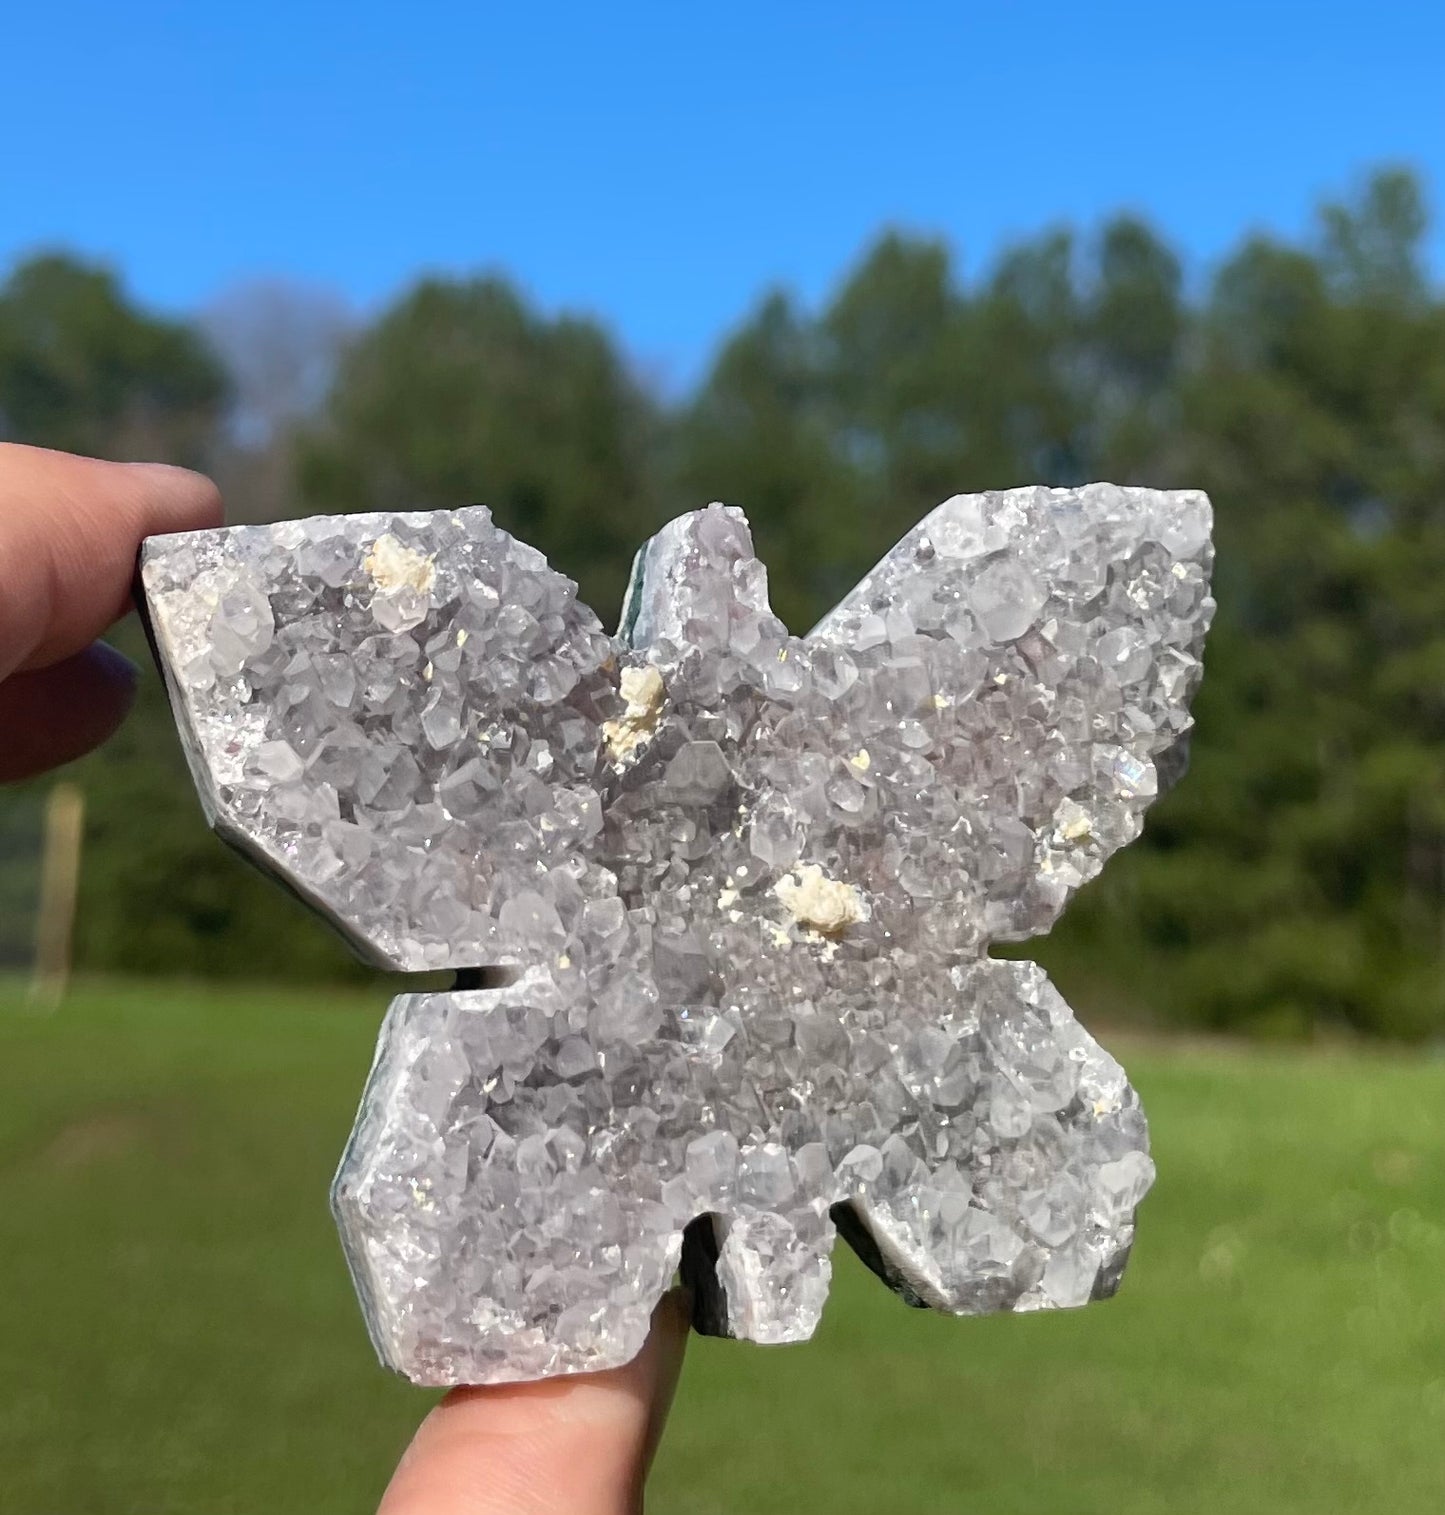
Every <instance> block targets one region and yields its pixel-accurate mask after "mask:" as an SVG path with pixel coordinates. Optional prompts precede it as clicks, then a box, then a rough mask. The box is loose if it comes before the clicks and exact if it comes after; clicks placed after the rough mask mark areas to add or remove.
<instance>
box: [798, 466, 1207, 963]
mask: <svg viewBox="0 0 1445 1515" xmlns="http://www.w3.org/2000/svg"><path fill="white" fill-rule="evenodd" d="M1209 529H1210V508H1209V502H1208V500H1207V498H1206V497H1205V496H1204V495H1203V494H1200V493H1198V492H1195V491H1162V490H1154V489H1134V488H1120V487H1117V486H1114V485H1109V484H1092V485H1088V486H1086V487H1083V488H1079V489H1045V488H1035V489H1013V490H1005V491H1000V492H995V493H988V494H975V495H958V496H956V497H955V498H953V499H951V500H949V501H947V502H946V503H944V504H943V505H940V506H939V507H938V509H937V510H935V511H934V512H933V513H932V514H931V515H929V516H928V517H927V518H926V519H925V520H923V521H922V522H921V523H920V524H919V525H918V526H917V527H916V528H915V529H914V530H913V531H911V532H909V534H908V535H907V536H906V537H904V538H903V540H902V541H901V542H900V543H899V544H898V546H897V547H895V548H894V549H893V551H892V552H890V553H889V554H888V556H887V557H886V558H884V559H883V561H882V562H881V563H879V564H878V566H877V567H876V568H875V569H874V570H873V571H872V572H871V573H870V574H869V575H868V576H867V577H866V578H865V579H864V580H863V581H862V583H860V584H859V586H858V587H857V589H855V590H854V591H853V593H852V594H850V595H849V596H848V597H847V598H846V599H845V600H844V601H843V602H842V604H840V605H839V606H838V608H837V609H836V610H834V611H833V612H832V613H831V614H830V615H828V616H827V617H826V618H825V619H824V620H823V621H822V622H821V623H820V624H819V626H818V627H816V628H815V630H814V631H813V632H812V633H811V635H810V636H809V638H808V639H807V640H808V645H809V647H810V649H811V650H812V655H813V657H814V660H815V661H817V659H818V656H819V653H820V652H821V651H824V650H826V651H829V652H831V653H833V654H835V655H840V656H843V657H846V658H847V659H849V660H850V662H851V663H852V664H854V665H856V673H857V676H856V678H855V679H854V680H853V682H852V683H851V685H850V687H849V688H848V690H847V693H846V695H845V696H844V697H843V700H844V703H843V705H842V706H841V707H840V717H841V724H842V725H843V726H844V727H845V728H846V729H847V731H848V733H849V736H850V739H853V738H856V739H857V740H858V743H859V757H858V759H857V763H856V765H855V770H856V777H857V780H858V782H859V783H861V784H864V785H866V786H872V787H876V788H877V790H878V791H879V793H880V808H881V810H882V811H883V813H884V815H885V817H886V829H887V830H888V832H889V838H888V839H887V840H885V844H884V847H883V854H882V855H883V858H884V866H883V873H884V875H886V877H882V878H880V880H879V884H880V887H881V888H882V890H883V892H884V893H885V894H893V895H895V896H896V897H897V898H899V899H900V900H902V901H904V902H911V907H913V908H918V909H922V910H925V911H929V910H930V909H931V908H932V907H935V906H936V907H938V909H939V910H940V911H941V912H942V916H943V917H947V918H948V919H949V920H954V921H957V920H967V921H971V922H974V923H976V928H977V932H978V935H979V938H980V940H999V939H1004V940H1008V939H1014V940H1017V939H1022V938H1024V937H1028V936H1033V935H1037V934H1039V933H1041V932H1044V931H1046V930H1048V928H1049V927H1050V926H1051V925H1052V923H1053V921H1054V920H1055V919H1056V918H1057V916H1058V914H1059V912H1060V911H1061V910H1062V909H1063V907H1064V904H1065V903H1066V902H1067V900H1068V898H1069V896H1070V895H1071V894H1072V892H1073V890H1074V889H1075V888H1077V887H1078V885H1080V884H1081V883H1083V882H1084V881H1086V880H1087V879H1089V878H1091V877H1092V876H1093V875H1094V874H1095V873H1097V872H1098V870H1099V869H1100V868H1101V867H1102V866H1103V862H1104V860H1105V859H1106V858H1107V857H1108V856H1109V854H1110V853H1112V852H1113V851H1115V850H1116V849H1117V848H1118V847H1120V846H1122V845H1123V844H1125V843H1126V842H1129V841H1131V840H1132V839H1133V838H1134V837H1135V836H1137V835H1138V833H1139V830H1140V828H1141V826H1142V823H1143V814H1144V811H1145V810H1146V809H1147V807H1148V806H1149V805H1150V803H1151V802H1152V801H1153V800H1154V798H1155V797H1156V795H1157V794H1158V793H1159V791H1160V790H1161V788H1163V787H1165V786H1166V785H1167V784H1168V783H1169V782H1171V781H1172V779H1173V778H1175V777H1177V775H1178V772H1179V771H1180V770H1181V769H1182V766H1183V765H1182V758H1183V753H1184V747H1183V745H1182V743H1183V739H1184V737H1185V734H1186V732H1187V730H1188V728H1189V724H1190V721H1189V714H1188V706H1189V700H1190V697H1191V696H1192V694H1193V692H1194V690H1195V687H1196V686H1197V684H1198V681H1199V675H1200V671H1201V670H1200V652H1201V648H1202V644H1203V639H1204V634H1205V631H1206V630H1207V628H1208V625H1209V621H1210V617H1211V615H1212V613H1213V609H1214V602H1213V601H1212V599H1210V597H1209V582H1208V581H1209V568H1210V563H1211V549H1210V542H1209ZM943 924H944V925H947V921H946V920H945V921H943Z"/></svg>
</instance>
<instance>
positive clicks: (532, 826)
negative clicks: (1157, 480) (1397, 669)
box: [142, 484, 1213, 1384]
mask: <svg viewBox="0 0 1445 1515" xmlns="http://www.w3.org/2000/svg"><path fill="white" fill-rule="evenodd" d="M1209 524H1210V521H1209V505H1208V501H1207V500H1206V499H1205V497H1204V496H1203V495H1202V494H1198V493H1193V492H1169V493H1166V492H1161V491H1155V490H1147V489H1123V488H1116V487H1114V486H1112V485H1106V484H1097V485H1091V486H1088V487H1086V488H1082V489H1042V488H1039V489H1018V490H1009V491H1005V492H1001V493H989V494H979V495H960V496H957V497H955V498H954V499H951V500H949V501H947V502H946V503H945V504H943V505H941V506H939V508H938V509H937V510H935V511H934V512H933V513H932V514H931V515H930V516H928V517H927V519H925V520H924V521H923V522H922V523H921V524H920V525H919V526H918V527H916V528H915V529H914V530H913V531H912V532H910V533H909V535H908V536H907V537H905V538H904V539H903V541H902V542H900V543H899V544H898V546H897V547H895V548H894V549H893V551H892V552H891V553H889V554H888V556H887V557H886V558H885V559H884V560H883V561H882V562H881V563H880V564H879V565H878V566H877V568H875V569H874V570H873V571H872V573H870V574H869V575H868V576H867V578H865V579H864V580H863V582H862V583H861V584H860V585H859V586H858V588H857V589H856V590H855V591H854V592H853V593H852V594H851V595H849V596H848V598H847V599H845V600H844V601H843V603H842V604H841V605H840V606H839V607H838V608H837V609H836V610H834V611H833V612H832V613H831V614H830V615H828V616H827V617H826V618H825V619H824V620H823V621H822V623H821V624H820V625H819V626H818V627H817V628H815V629H814V631H813V632H812V633H811V634H810V635H808V636H807V637H804V638H797V637H794V636H791V635H789V633H788V631H787V630H786V628H785V627H784V626H783V625H782V624H781V622H779V621H778V620H777V619H776V617H774V616H773V614H772V612H771V610H770V609H769V607H768V596H767V577H766V573H765V571H764V569H763V567H762V565H761V563H759V561H758V560H757V558H756V557H755V556H754V555H753V551H752V544H751V540H750V538H749V534H748V530H747V525H746V522H745V521H744V519H743V517H742V515H741V513H740V512H738V511H737V510H734V509H731V508H726V507H722V506H716V505H715V506H710V507H708V508H707V509H706V510H702V511H698V512H696V513H694V514H692V515H688V516H684V517H682V518H680V519H679V520H676V521H674V522H672V523H671V524H670V525H669V526H667V527H666V528H665V529H664V530H663V531H662V532H660V533H659V534H658V535H657V536H656V537H655V538H653V540H652V541H651V542H649V543H648V544H647V545H646V546H645V547H644V548H643V550H642V552H641V553H639V555H638V561H637V565H636V568H635V570H634V574H633V579H632V583H631V585H630V587H629V589H628V593H627V599H626V604H625V607H624V613H623V620H622V627H621V630H620V631H619V633H618V635H617V636H616V637H615V638H613V637H609V636H607V635H605V634H604V632H603V631H602V629H601V627H600V625H599V624H598V622H597V620H596V619H595V617H594V616H593V615H592V613H591V612H590V611H588V610H587V609H586V608H585V607H584V606H582V605H580V604H579V603H578V601H577V598H576V592H575V588H574V586H573V585H572V584H571V583H570V582H569V581H568V580H566V579H564V578H563V577H561V576H560V575H559V574H557V573H556V572H554V571H553V570H552V569H550V568H549V567H548V566H547V564H546V563H545V561H544V560H543V559H542V557H541V556H540V555H539V554H538V553H536V552H534V551H533V550H532V549H530V548H528V547H526V546H524V545H522V544H521V543H519V542H517V541H515V540H514V539H512V538H511V537H509V536H508V535H507V534H506V533H504V532H502V531H501V530H499V529H498V528H497V527H496V526H495V525H494V524H493V522H492V520H491V517H490V515H489V514H488V513H487V512H486V511H485V510H483V509H480V508H474V509H470V510H462V511H457V512H455V513H437V514H427V515H420V514H414V515H380V516H378V515H371V516H349V517H348V516H341V517H328V518H321V519H317V520H311V521H302V522H295V523H289V524H285V525H280V526H267V527H239V528H234V529H231V530H224V531H211V532H200V533H194V534H191V535H186V536H172V537H159V538H153V539H152V540H151V541H150V542H148V543H147V544H146V547H145V550H144V553H143V561H142V579H143V583H144V587H145V592H146V597H147V601H148V606H149V612H150V617H151V622H152V627H153V632H154V636H155V641H156V645H157V649H158V652H159V656H160V659H161V662H162V665H163V667H164V669H165V672H166V676H167V680H168V684H169V688H170V691H171V695H172V699H173V702H174V705H175V709H176V712H177V717H178V720H179V723H180V726H181V729H182V732H183V735H184V740H185V743H186V747H187V751H188V753H189V755H190V760H191V764H192V768H193V771H194V773H195V777H196V781H197V784H198V786H199V788H200V790H201V793H202V797H203V800H204V803H205V805H206V809H207V811H208V813H209V815H210V816H211V818H212V820H213V822H214V824H215V825H216V827H217V829H218V830H220V831H221V832H222V833H223V834H224V835H225V836H226V837H227V838H228V839H230V840H231V841H233V842H234V843H235V844H236V845H238V846H240V847H241V848H243V849H244V850H245V851H247V852H248V853H249V854H250V855H251V856H252V857H254V858H255V859H256V860H257V861H259V862H260V863H262V864H263V865H264V866H265V867H267V868H269V869H270V870H272V871H273V872H274V873H276V874H277V875H278V876H279V877H280V878H282V879H283V880H284V881H285V882H286V883H288V884H289V885H290V886H291V887H292V888H293V889H295V890H296V891H297V892H298V893H299V894H301V895H302V896H303V897H304V898H305V899H306V900H308V901H309V902H310V903H311V904H312V905H314V906H315V907H316V908H317V909H319V910H320V911H321V912H323V913H324V914H325V915H326V916H328V917H329V918H330V919H331V920H332V921H334V922H335V923H336V924H337V925H338V926H340V928H341V929H342V930H343V931H344V932H345V933H346V934H347V936H348V937H349V938H350V940H351V941H352V942H353V943H354V944H355V946H356V947H357V948H358V949H359V950H360V951H361V952H363V953H364V954H365V955H366V956H368V957H369V958H370V959H371V960H372V961H374V962H376V963H379V964H382V965H385V966H389V967H392V968H396V969H401V970H406V971H411V970H420V969H432V968H453V969H458V970H463V971H466V972H468V973H470V972H471V970H476V969H480V968H497V967H504V968H510V969H511V970H513V971H512V973H511V975H510V980H511V981H510V982H506V983H505V985H504V986H502V987H488V988H458V989H455V990H453V991H451V992H448V993H425V994H410V995H403V996H402V997H401V998H399V999H397V1000H396V1001H395V1002H394V1003H393V1005H392V1007H391V1010H390V1012H389V1014H388V1015H387V1019H386V1023H385V1025H384V1027H383V1029H382V1033H381V1038H380V1043H379V1046H378V1050H377V1056H376V1062H375V1065H374V1067H373V1070H372V1073H371V1077H370V1080H369V1083H368V1085H367V1089H366V1093H365V1096H364V1098H363V1101H362V1105H361V1111H360V1114H359V1116H358V1119H357V1123H356V1128H355V1130H354V1132H353V1134H352V1138H351V1141H350V1144H349V1146H348V1148H347V1151H346V1153H345V1155H344V1157H343V1159H342V1163H341V1168H340V1171H339V1172H338V1174H337V1178H336V1183H335V1187H334V1191H333V1203H334V1208H335V1211H336V1215H337V1219H338V1222H339V1224H340V1228H341V1233H342V1238H343V1241H344V1244H345V1248H346V1254H347V1258H348V1260H349V1262H350V1265H351V1269H352V1273H353V1275H354V1277H355V1280H356V1284H357V1289H358V1293H359V1294H360V1297H361V1300H362V1303H363V1308H364V1310H365V1313H366V1318H367V1322H368V1325H369V1327H370V1330H371V1333H372V1337H373V1340H374V1341H375V1344H376V1346H377V1350H378V1352H379V1353H380V1355H381V1357H382V1359H383V1360H384V1361H385V1362H386V1363H388V1364H389V1365H390V1366H392V1367H394V1368H396V1369H398V1370H399V1371H401V1372H403V1373H405V1374H407V1375H408V1376H410V1377H411V1378H413V1379H414V1380H416V1381H417V1382H419V1383H427V1384H453V1383H485V1382H499V1381H506V1380H512V1379H525V1378H535V1377H541V1376H545V1375H548V1374H555V1373H566V1372H574V1371H582V1370H593V1369H598V1368H604V1367H610V1366H614V1365H616V1364H619V1363H622V1362H624V1361H626V1360H627V1359H628V1358H630V1357H631V1356H632V1355H633V1354H635V1353H636V1351H637V1350H638V1349H639V1347H640V1346H641V1344H642V1341H643V1338H644V1336H645V1334H646V1330H647V1324H648V1319H649V1316H650V1313H651V1311H652V1308H653V1306H654V1304H655V1303H656V1301H657V1299H658V1297H659V1296H660V1295H661V1293H662V1292H663V1290H664V1289H665V1288H666V1287H667V1286H668V1284H669V1282H670V1280H671V1279H672V1277H673V1275H674V1272H675V1271H676V1270H677V1269H678V1268H679V1266H680V1267H681V1268H682V1270H683V1272H684V1275H685V1276H686V1277H687V1278H688V1279H689V1281H690V1282H692V1283H693V1284H694V1286H695V1287H696V1289H697V1291H698V1305H697V1321H698V1324H699V1326H700V1327H701V1328H702V1329H704V1330H707V1331H711V1332H713V1333H717V1334H727V1335H733V1336H741V1337H746V1338H749V1339H751V1340H754V1341H762V1342H783V1341H796V1340H801V1339H803V1338H805V1337H807V1336H808V1335H809V1334H810V1333H811V1332H812V1330H813V1328H814V1326H815V1325H816V1324H817V1321H818V1317H819V1314H820V1312H821V1310H822V1307H823V1303H824V1300H825V1298H826V1296H827V1292H828V1282H829V1273H830V1262H829V1257H830V1253H831V1250H832V1246H833V1242H834V1237H835V1231H841V1232H842V1233H843V1235H844V1236H845V1238H846V1239H847V1240H848V1241H849V1242H850V1243H851V1244H852V1245H853V1246H854V1248H855V1249H856V1250H857V1251H858V1253H859V1255H860V1256H861V1257H862V1258H863V1259H864V1261H865V1262H867V1263H868V1265H869V1266H870V1267H872V1268H873V1269H874V1271H876V1272H877V1273H878V1274H879V1275H880V1276H881V1277H882V1278H883V1279H884V1280H885V1281H886V1282H888V1283H889V1284H890V1285H891V1286H892V1287H893V1288H895V1289H896V1290H897V1291H898V1292H899V1293H901V1294H902V1295H903V1296H904V1297H905V1298H906V1299H907V1300H909V1301H910V1302H911V1303H914V1304H920V1305H929V1306H933V1307H935V1308H937V1309H941V1310H947V1311H952V1312H955V1313H969V1314H971V1313H978V1312H983V1311H990V1310H1028V1309H1040V1308H1047V1307H1052V1306H1064V1305H1079V1304H1083V1303H1085V1302H1086V1301H1087V1300H1089V1299H1091V1298H1095V1297H1098V1296H1101V1295H1105V1294H1108V1293H1111V1292H1112V1291H1113V1289H1114V1288H1115V1287H1116V1285H1117V1283H1118V1279H1119V1275H1120V1271H1121V1269H1122V1267H1123V1264H1124V1260H1125V1257H1126V1255H1127V1253H1128V1250H1129V1246H1130V1243H1131V1241H1132V1238H1133V1231H1134V1210H1135V1207H1136V1205H1137V1204H1138V1202H1139V1200H1140V1198H1141V1197H1142V1196H1143V1194H1144V1192H1145V1190H1146V1189H1147V1188H1148V1186H1149V1183H1150V1180H1151V1178H1152V1175H1153V1168H1152V1165H1151V1163H1150V1161H1149V1157H1148V1155H1147V1134H1146V1130H1145V1124H1144V1117H1143V1114H1142V1112H1141V1110H1140V1108H1139V1103H1138V1100H1137V1098H1136V1096H1135V1094H1134V1092H1133V1090H1132V1089H1131V1088H1130V1086H1129V1084H1128V1082H1127V1080H1126V1079H1125V1077H1124V1074H1123V1072H1122V1070H1121V1069H1120V1067H1119V1065H1118V1064H1117V1063H1116V1062H1115V1061H1114V1060H1113V1058H1111V1057H1110V1056H1109V1055H1108V1054H1107V1053H1106V1052H1105V1051H1103V1050H1102V1049H1101V1048H1100V1047H1099V1046H1098V1044H1097V1043H1095V1042H1094V1040H1093V1039H1092V1038H1091V1037H1090V1036H1089V1035H1088V1033H1087V1032H1086V1031H1084V1029H1083V1028H1082V1027H1081V1026H1080V1025H1079V1024H1078V1022H1077V1021H1076V1020H1075V1019H1074V1017H1073V1015H1072V1013H1071V1012H1070V1010H1069V1008H1068V1006H1067V1005H1066V1004H1065V1003H1064V1001H1063V1000H1062V998H1061V997H1060V996H1059V994H1058V992H1057V991H1056V990H1055V989H1054V988H1053V986H1052V985H1051V984H1050V983H1049V981H1048V979H1047V978H1046V977H1045V975H1044V974H1043V972H1042V970H1040V969H1039V968H1037V967H1036V966H1034V965H1033V964H1031V963H1026V962H1004V961H997V960H994V959H992V958H990V957H989V956H988V947H989V944H990V943H991V942H995V941H1019V940H1022V939H1025V938H1028V937H1030V936H1035V935H1038V934H1040V933H1042V932H1044V931H1047V930H1048V928H1049V927H1050V926H1051V925H1052V923H1053V922H1054V920H1055V919H1056V918H1057V917H1058V915H1059V913H1060V911H1061V910H1062V909H1063V908H1064V906H1065V904H1066V903H1067V901H1068V899H1069V897H1070V895H1071V894H1072V893H1073V891H1074V890H1075V889H1076V888H1078V886H1079V885H1080V884H1082V883H1084V882H1085V881H1086V880H1088V879H1089V878H1091V877H1092V876H1093V875H1094V874H1096V873H1097V872H1098V871H1099V869H1100V868H1101V867H1102V865H1103V863H1104V861H1105V859H1106V858H1107V857H1108V856H1109V854H1110V853H1112V852H1113V851H1114V850H1115V849H1116V848H1118V847H1120V846H1122V845H1123V844H1124V843H1126V842H1128V841H1130V840H1131V839H1132V838H1133V837H1135V836H1136V835H1137V834H1138V832H1139V829H1140V826H1141V823H1142V818H1143V813H1144V811H1145V809H1146V808H1147V806H1148V805H1149V804H1150V803H1151V802H1152V800H1153V799H1154V797H1155V795H1156V794H1157V792H1158V790H1159V789H1160V787H1161V786H1162V785H1163V784H1164V783H1165V782H1166V781H1167V780H1168V779H1170V778H1172V777H1174V776H1176V775H1177V773H1178V772H1179V771H1180V769H1181V767H1182V761H1181V755H1182V750H1183V749H1182V745H1181V744H1182V742H1183V739H1184V737H1185V733H1186V731H1187V729H1188V726H1189V718H1188V714H1187V707H1188V702H1189V698H1190V696H1191V695H1192V693H1193V691H1194V688H1195V686H1196V684H1197V682H1198V678H1199V672H1200V664H1199V654H1200V649H1201V645H1202V641H1203V637H1204V633H1205V630H1206V628H1207V626H1208V623H1209V619H1210V615H1211V613H1212V610H1213V602H1212V601H1211V599H1210V598H1209V592H1208V570H1209V563H1210V545H1209ZM472 979H474V980H476V981H480V976H478V975H475V974H472ZM468 981H471V980H468Z"/></svg>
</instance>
